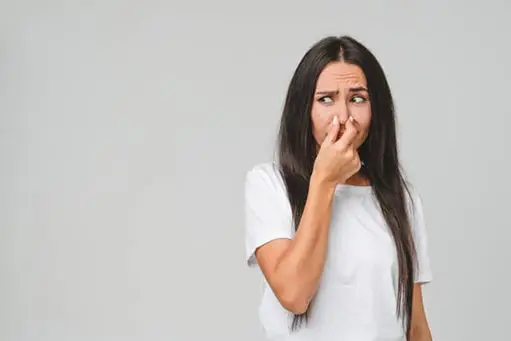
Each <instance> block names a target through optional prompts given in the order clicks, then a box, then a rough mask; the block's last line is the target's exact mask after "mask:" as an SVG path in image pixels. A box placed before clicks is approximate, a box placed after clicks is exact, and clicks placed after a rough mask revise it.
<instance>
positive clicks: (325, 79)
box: [316, 62, 367, 89]
mask: <svg viewBox="0 0 511 341" xmlns="http://www.w3.org/2000/svg"><path fill="white" fill-rule="evenodd" d="M353 85H363V86H366V87H367V80H366V77H365V75H364V72H363V71H362V69H361V68H360V67H359V66H357V65H354V64H348V63H345V62H332V63H330V64H328V65H327V66H326V67H325V68H324V69H323V71H321V73H320V75H319V77H318V81H317V85H316V87H317V88H322V89H323V88H334V89H338V88H339V87H345V86H353Z"/></svg>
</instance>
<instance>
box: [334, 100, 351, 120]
mask: <svg viewBox="0 0 511 341" xmlns="http://www.w3.org/2000/svg"><path fill="white" fill-rule="evenodd" d="M336 111H337V113H336V114H337V118H339V122H340V123H341V125H342V124H345V123H346V121H347V120H348V118H349V117H350V112H349V109H348V106H347V105H346V103H345V102H344V101H339V102H338V107H337V110H336Z"/></svg>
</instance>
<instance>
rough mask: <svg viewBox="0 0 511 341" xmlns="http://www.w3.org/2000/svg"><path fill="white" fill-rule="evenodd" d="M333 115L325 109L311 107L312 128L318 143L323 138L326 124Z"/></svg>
mask: <svg viewBox="0 0 511 341" xmlns="http://www.w3.org/2000/svg"><path fill="white" fill-rule="evenodd" d="M333 117H334V115H333V114H331V113H328V112H327V111H326V110H321V109H320V108H317V107H313V108H312V113H311V119H312V130H313V134H314V137H315V139H316V142H317V143H318V144H320V143H321V142H322V141H323V139H324V138H325V134H326V132H327V129H328V126H329V125H330V122H331V121H332V119H333Z"/></svg>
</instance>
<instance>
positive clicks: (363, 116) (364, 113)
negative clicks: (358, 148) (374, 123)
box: [353, 108, 371, 142]
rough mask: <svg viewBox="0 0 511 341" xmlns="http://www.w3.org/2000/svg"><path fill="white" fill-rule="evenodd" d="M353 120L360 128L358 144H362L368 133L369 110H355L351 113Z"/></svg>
mask: <svg viewBox="0 0 511 341" xmlns="http://www.w3.org/2000/svg"><path fill="white" fill-rule="evenodd" d="M353 118H354V119H355V120H356V121H357V122H358V125H359V127H360V130H361V132H360V139H361V141H360V142H363V140H365V138H366V137H367V134H368V133H369V127H370V126H371V109H370V108H367V109H366V108H364V110H357V111H356V112H354V113H353Z"/></svg>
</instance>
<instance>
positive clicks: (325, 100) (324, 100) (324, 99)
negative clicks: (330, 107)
mask: <svg viewBox="0 0 511 341" xmlns="http://www.w3.org/2000/svg"><path fill="white" fill-rule="evenodd" d="M318 101H319V102H321V103H332V102H333V101H334V100H333V99H332V97H330V96H323V97H321V98H319V99H318Z"/></svg>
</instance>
